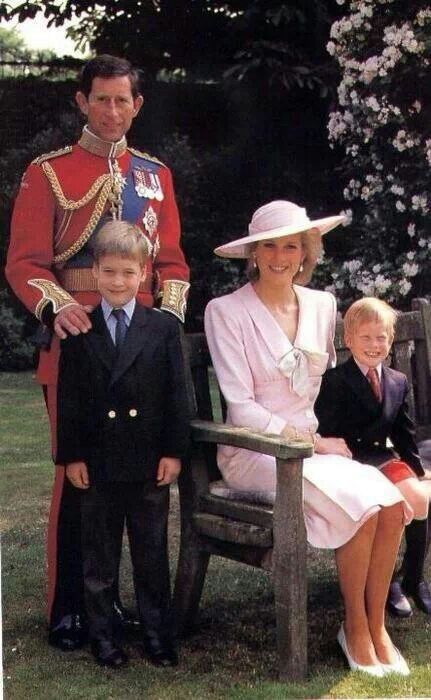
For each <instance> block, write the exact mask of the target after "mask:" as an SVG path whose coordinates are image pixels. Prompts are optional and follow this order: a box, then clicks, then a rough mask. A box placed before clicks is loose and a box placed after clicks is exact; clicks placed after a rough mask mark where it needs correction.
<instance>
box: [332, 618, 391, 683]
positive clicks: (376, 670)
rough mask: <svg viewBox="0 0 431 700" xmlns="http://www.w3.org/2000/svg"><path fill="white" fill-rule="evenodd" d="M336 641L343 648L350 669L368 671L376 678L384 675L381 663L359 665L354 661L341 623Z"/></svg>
mask: <svg viewBox="0 0 431 700" xmlns="http://www.w3.org/2000/svg"><path fill="white" fill-rule="evenodd" d="M337 641H338V644H339V645H340V647H341V649H342V650H343V654H344V656H345V657H346V659H347V663H348V664H349V666H350V669H351V670H352V671H362V673H368V675H369V676H375V677H376V678H382V677H383V676H384V675H385V674H384V671H383V668H382V665H381V664H375V665H374V666H361V664H358V663H356V661H355V660H354V659H352V657H351V656H350V654H349V650H348V648H347V640H346V635H345V633H344V625H343V623H341V627H340V629H339V631H338V634H337Z"/></svg>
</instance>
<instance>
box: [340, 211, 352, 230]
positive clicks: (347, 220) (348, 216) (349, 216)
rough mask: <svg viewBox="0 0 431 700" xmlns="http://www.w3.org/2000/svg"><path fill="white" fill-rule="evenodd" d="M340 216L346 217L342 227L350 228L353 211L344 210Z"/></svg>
mask: <svg viewBox="0 0 431 700" xmlns="http://www.w3.org/2000/svg"><path fill="white" fill-rule="evenodd" d="M339 216H344V221H342V223H341V225H342V226H350V224H351V223H352V219H353V212H352V210H351V209H343V210H342V211H340V214H339Z"/></svg>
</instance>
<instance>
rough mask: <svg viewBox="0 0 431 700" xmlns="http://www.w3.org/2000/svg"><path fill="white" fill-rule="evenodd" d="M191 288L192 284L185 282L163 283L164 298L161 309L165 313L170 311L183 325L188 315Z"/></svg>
mask: <svg viewBox="0 0 431 700" xmlns="http://www.w3.org/2000/svg"><path fill="white" fill-rule="evenodd" d="M189 287H190V284H189V283H188V282H184V281H183V280H165V281H164V282H163V297H162V303H161V305H160V308H161V309H162V310H163V311H169V313H171V314H173V315H174V316H176V317H177V318H179V320H180V321H181V322H182V323H184V319H185V314H186V306H187V291H188V289H189Z"/></svg>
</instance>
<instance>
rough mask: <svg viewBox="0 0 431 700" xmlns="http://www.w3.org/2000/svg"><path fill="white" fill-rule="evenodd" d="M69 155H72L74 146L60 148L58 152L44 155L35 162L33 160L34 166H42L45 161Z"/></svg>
mask: <svg viewBox="0 0 431 700" xmlns="http://www.w3.org/2000/svg"><path fill="white" fill-rule="evenodd" d="M67 153H72V146H64V147H63V148H59V149H58V150H57V151H49V153H42V155H40V156H38V157H37V158H35V159H34V160H32V161H31V162H32V164H33V165H41V164H42V163H43V162H44V161H45V160H51V159H52V158H58V157H59V156H65V155H66V154H67Z"/></svg>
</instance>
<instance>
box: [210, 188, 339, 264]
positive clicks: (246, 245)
mask: <svg viewBox="0 0 431 700" xmlns="http://www.w3.org/2000/svg"><path fill="white" fill-rule="evenodd" d="M343 221H345V217H344V216H327V217H325V218H324V219H315V220H314V221H313V220H311V219H309V218H308V216H307V212H306V210H305V209H304V208H303V207H298V205H297V204H294V203H293V202H287V201H285V200H282V199H279V200H276V201H274V202H269V204H264V205H263V206H262V207H259V209H257V210H256V211H255V212H254V214H253V217H252V219H251V221H250V224H249V227H248V236H244V237H243V238H238V239H237V240H236V241H231V243H225V244H224V245H220V246H218V248H216V249H215V251H214V253H215V254H216V255H219V256H220V257H221V258H248V257H249V256H250V245H251V244H252V243H257V241H265V240H268V239H270V238H281V237H282V236H292V235H293V234H295V233H301V232H302V231H308V230H310V229H315V230H317V231H318V232H319V233H320V235H321V236H323V234H325V233H328V231H330V230H331V229H333V228H335V227H336V226H339V224H341V223H343Z"/></svg>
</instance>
